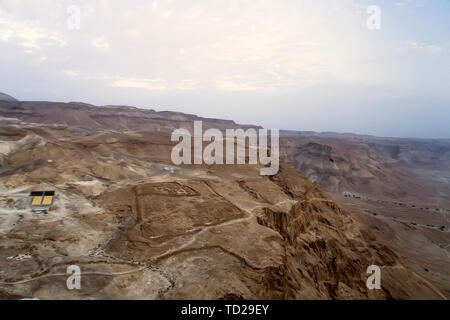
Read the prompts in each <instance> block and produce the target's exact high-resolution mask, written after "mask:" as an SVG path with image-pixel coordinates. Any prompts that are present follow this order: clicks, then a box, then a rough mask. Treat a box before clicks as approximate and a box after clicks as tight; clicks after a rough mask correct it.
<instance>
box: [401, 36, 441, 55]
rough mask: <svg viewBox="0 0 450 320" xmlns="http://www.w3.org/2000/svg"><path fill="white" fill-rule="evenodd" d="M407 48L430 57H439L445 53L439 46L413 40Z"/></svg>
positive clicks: (407, 44)
mask: <svg viewBox="0 0 450 320" xmlns="http://www.w3.org/2000/svg"><path fill="white" fill-rule="evenodd" d="M406 48H407V49H410V50H413V51H417V52H423V53H427V54H430V55H439V54H441V53H442V52H443V50H442V47H441V46H439V45H436V44H423V43H418V42H415V41H411V40H410V41H407V42H406Z"/></svg>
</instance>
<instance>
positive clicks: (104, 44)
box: [91, 37, 110, 49]
mask: <svg viewBox="0 0 450 320" xmlns="http://www.w3.org/2000/svg"><path fill="white" fill-rule="evenodd" d="M91 43H92V45H93V46H94V47H95V48H98V49H109V47H110V44H109V42H108V40H107V39H106V37H99V38H95V39H93V40H92V41H91Z"/></svg>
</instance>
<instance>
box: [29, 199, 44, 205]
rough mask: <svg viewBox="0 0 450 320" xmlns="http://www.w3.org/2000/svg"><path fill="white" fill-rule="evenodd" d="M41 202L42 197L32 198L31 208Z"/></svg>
mask: <svg viewBox="0 0 450 320" xmlns="http://www.w3.org/2000/svg"><path fill="white" fill-rule="evenodd" d="M41 202H42V197H34V198H33V203H32V204H31V205H32V206H39V205H41Z"/></svg>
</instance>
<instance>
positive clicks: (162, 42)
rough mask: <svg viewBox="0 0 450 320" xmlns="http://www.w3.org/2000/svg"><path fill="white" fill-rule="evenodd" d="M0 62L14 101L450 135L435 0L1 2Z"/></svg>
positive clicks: (440, 16) (444, 23)
mask: <svg viewBox="0 0 450 320" xmlns="http://www.w3.org/2000/svg"><path fill="white" fill-rule="evenodd" d="M71 5H76V6H78V8H79V9H80V18H81V19H80V21H79V22H80V24H79V29H78V28H70V27H68V26H69V24H70V23H73V22H74V20H73V15H74V12H75V11H73V8H72V9H70V8H71V7H70V6H71ZM370 5H377V6H378V7H379V9H380V13H381V15H380V27H381V29H375V30H372V29H370V28H368V26H367V20H368V19H369V18H370V17H371V16H372V14H371V13H368V12H367V9H368V7H369V6H370ZM68 9H70V10H69V11H68ZM71 19H72V20H71ZM68 23H69V24H68ZM0 62H1V66H2V72H1V73H0V92H4V93H6V94H9V95H11V96H13V97H15V98H17V99H19V100H28V101H36V100H39V101H61V102H69V101H79V102H85V103H91V104H94V105H100V106H101V105H130V106H135V107H140V108H152V109H155V110H158V111H162V110H168V111H179V112H184V113H190V114H197V115H199V116H202V117H214V118H222V119H230V120H234V121H236V122H238V123H242V124H258V125H262V126H264V127H268V128H280V129H284V130H297V131H316V132H340V133H344V132H349V133H357V134H369V135H375V136H381V137H400V138H406V137H408V138H450V125H449V123H450V90H449V88H450V73H449V70H450V3H449V2H448V1H445V0H432V1H424V0H396V1H376V2H372V1H365V0H364V1H356V0H330V1H322V0H319V1H314V2H311V1H303V0H301V1H286V2H283V3H281V2H279V1H210V2H207V3H203V2H198V1H183V2H176V1H169V0H167V1H144V0H132V1H128V2H127V3H123V2H117V1H107V0H101V1H100V0H99V1H87V0H79V1H59V2H55V1H50V0H41V1H38V0H31V1H11V0H0Z"/></svg>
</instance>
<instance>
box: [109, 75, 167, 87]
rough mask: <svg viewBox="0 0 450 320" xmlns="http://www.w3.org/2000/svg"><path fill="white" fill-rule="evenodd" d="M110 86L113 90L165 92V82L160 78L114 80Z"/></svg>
mask: <svg viewBox="0 0 450 320" xmlns="http://www.w3.org/2000/svg"><path fill="white" fill-rule="evenodd" d="M110 86H111V87H113V88H134V89H146V90H166V89H167V82H166V81H165V80H164V79H162V78H160V77H158V78H155V79H142V78H141V79H137V78H119V79H117V80H114V81H113V82H112V83H111V84H110Z"/></svg>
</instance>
